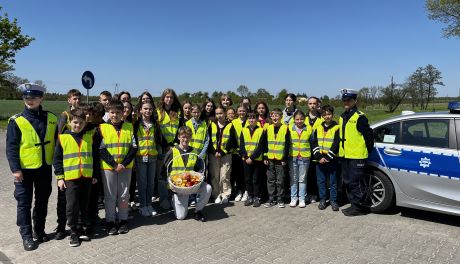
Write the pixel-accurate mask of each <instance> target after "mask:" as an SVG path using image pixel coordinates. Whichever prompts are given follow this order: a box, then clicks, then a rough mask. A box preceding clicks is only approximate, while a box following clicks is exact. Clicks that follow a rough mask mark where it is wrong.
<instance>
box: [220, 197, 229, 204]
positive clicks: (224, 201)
mask: <svg viewBox="0 0 460 264" xmlns="http://www.w3.org/2000/svg"><path fill="white" fill-rule="evenodd" d="M220 203H221V204H228V198H227V196H224V197H222V201H220Z"/></svg>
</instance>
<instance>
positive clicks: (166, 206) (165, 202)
mask: <svg viewBox="0 0 460 264" xmlns="http://www.w3.org/2000/svg"><path fill="white" fill-rule="evenodd" d="M160 206H161V208H163V209H165V210H169V209H170V208H171V203H170V202H169V201H168V199H166V200H163V201H162V202H161V203H160Z"/></svg>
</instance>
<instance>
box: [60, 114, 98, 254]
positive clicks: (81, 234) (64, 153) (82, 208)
mask: <svg viewBox="0 0 460 264" xmlns="http://www.w3.org/2000/svg"><path fill="white" fill-rule="evenodd" d="M85 119H86V116H85V113H84V112H83V111H82V110H81V109H78V108H77V109H73V110H71V111H70V116H69V120H70V123H69V127H70V130H68V129H66V130H65V131H64V132H63V133H62V134H60V135H59V141H58V142H57V144H56V150H55V155H54V162H53V166H54V174H56V179H57V185H58V187H59V189H60V190H61V191H62V190H64V189H66V191H65V196H66V217H67V225H68V226H69V227H70V231H71V234H70V242H69V245H70V246H71V247H78V246H79V245H80V241H81V240H83V241H88V240H89V237H88V236H87V234H86V232H85V229H84V226H85V224H86V220H87V212H88V200H89V197H90V192H91V185H92V184H94V183H96V182H97V179H96V178H93V171H94V170H95V166H98V165H99V162H98V161H97V160H98V155H97V153H98V151H97V147H96V146H95V145H94V144H93V136H94V130H89V131H87V130H86V129H85V127H86V121H85ZM94 161H96V162H94ZM97 169H98V168H97Z"/></svg>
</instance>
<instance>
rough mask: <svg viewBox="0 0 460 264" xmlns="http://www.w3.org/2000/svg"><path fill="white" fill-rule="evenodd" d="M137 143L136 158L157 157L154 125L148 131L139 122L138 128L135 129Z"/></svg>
mask: <svg viewBox="0 0 460 264" xmlns="http://www.w3.org/2000/svg"><path fill="white" fill-rule="evenodd" d="M136 135H137V141H138V146H137V147H138V149H137V156H151V157H155V156H157V155H158V151H157V148H156V144H155V125H154V124H152V126H151V127H150V128H149V129H145V127H144V126H143V125H142V123H140V122H139V128H138V129H137V134H136Z"/></svg>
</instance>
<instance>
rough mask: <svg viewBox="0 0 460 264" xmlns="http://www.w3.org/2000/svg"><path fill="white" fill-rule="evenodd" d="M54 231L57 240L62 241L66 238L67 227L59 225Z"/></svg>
mask: <svg viewBox="0 0 460 264" xmlns="http://www.w3.org/2000/svg"><path fill="white" fill-rule="evenodd" d="M54 231H55V232H56V236H55V237H54V238H55V239H56V240H62V239H64V238H65V237H66V234H65V226H59V225H58V226H57V227H56V229H54Z"/></svg>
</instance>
